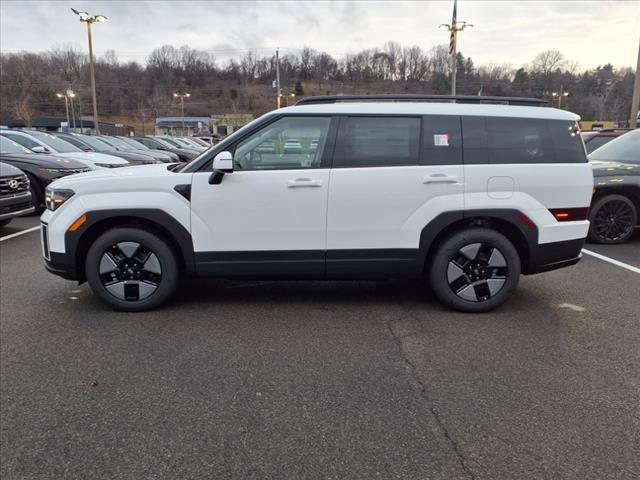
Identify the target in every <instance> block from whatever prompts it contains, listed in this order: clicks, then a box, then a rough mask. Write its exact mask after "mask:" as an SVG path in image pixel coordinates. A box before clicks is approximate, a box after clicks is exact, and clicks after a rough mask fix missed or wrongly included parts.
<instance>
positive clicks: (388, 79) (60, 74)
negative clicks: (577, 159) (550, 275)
mask: <svg viewBox="0 0 640 480" xmlns="http://www.w3.org/2000/svg"><path fill="white" fill-rule="evenodd" d="M280 75H281V83H282V87H283V93H284V100H283V102H284V103H283V104H286V103H287V102H291V103H293V102H294V101H295V98H294V96H297V97H301V96H307V95H326V94H385V93H396V94H410V93H415V94H448V93H449V91H450V62H449V56H448V52H447V46H445V45H438V46H435V47H433V48H430V49H428V50H424V49H423V48H421V47H419V46H411V47H406V46H402V45H400V44H398V43H396V42H387V43H386V44H384V46H382V47H381V48H378V49H368V50H363V51H361V52H359V53H356V54H350V55H346V56H344V57H342V58H334V57H333V56H331V55H330V54H328V53H325V52H318V51H316V50H314V49H312V48H307V47H305V48H303V49H301V50H299V51H297V52H296V53H295V54H294V53H289V54H285V55H281V56H280ZM275 76H276V74H275V55H272V56H267V57H265V56H263V57H259V56H258V55H257V54H256V53H255V52H254V51H247V52H246V53H245V54H244V55H243V56H241V57H240V58H234V59H230V60H226V61H224V62H220V61H216V59H215V58H213V57H212V56H211V54H209V53H207V52H206V51H199V50H195V49H192V48H190V47H188V46H186V45H185V46H182V47H179V48H176V47H173V46H170V45H164V46H162V47H160V48H157V49H155V50H154V51H153V52H151V53H150V54H149V55H148V57H147V58H146V59H145V62H144V63H138V62H133V61H129V62H125V61H121V60H119V59H118V57H117V55H116V53H115V52H107V53H106V54H105V55H102V56H100V57H98V58H97V63H96V84H97V95H98V112H99V114H100V116H101V120H103V121H114V122H123V123H127V124H130V125H134V126H136V127H137V128H140V126H141V125H142V124H145V125H146V128H147V129H149V127H150V126H151V124H152V122H153V119H154V118H155V117H157V116H172V115H179V112H180V106H179V103H178V102H177V101H175V100H174V98H173V92H176V91H188V92H190V93H191V97H190V98H189V100H188V101H185V113H186V114H187V115H193V116H208V115H210V114H212V113H251V114H253V115H255V116H257V115H260V114H262V113H264V112H266V111H268V110H271V109H273V108H275V90H274V89H273V87H272V81H273V80H274V79H275ZM633 81H634V71H633V69H632V68H629V67H620V68H616V67H614V66H613V65H610V64H607V65H602V66H599V67H597V68H594V69H589V70H584V69H580V67H579V65H578V64H577V63H576V62H572V61H569V60H568V59H566V58H565V56H564V55H563V54H562V53H561V52H559V51H555V50H548V51H544V52H541V53H540V54H538V55H537V56H536V57H535V58H533V59H532V60H531V62H530V63H529V64H528V65H526V66H523V67H521V68H513V67H512V66H510V65H507V64H487V65H475V64H474V62H473V59H471V58H470V57H465V56H464V55H463V54H462V53H458V56H457V88H458V94H466V95H478V94H482V95H514V96H533V97H539V98H545V99H547V100H549V102H550V104H554V102H555V99H554V98H553V97H552V96H551V95H552V93H553V92H558V91H560V90H561V89H562V90H563V91H565V92H570V94H569V96H568V97H565V98H564V99H563V105H562V106H563V108H566V109H568V110H571V111H574V112H576V113H578V114H580V115H581V116H582V117H583V119H587V120H588V119H591V120H595V119H598V120H603V119H607V120H614V121H624V120H628V116H629V112H630V109H631V97H632V90H633ZM89 85H90V82H89V67H88V57H87V55H86V54H85V53H83V52H82V51H79V50H77V49H74V48H70V47H56V48H53V49H51V50H50V51H47V52H45V53H28V52H24V53H9V54H7V53H4V54H2V55H1V56H0V99H1V101H0V124H3V125H7V124H16V123H17V124H20V123H22V124H24V125H26V126H29V125H30V123H31V120H32V119H33V118H34V117H36V116H41V115H57V116H63V115H64V111H65V110H64V102H61V101H60V100H59V99H57V98H56V97H55V92H59V91H64V90H67V89H69V88H71V89H73V90H74V92H75V93H76V95H77V97H76V104H75V109H76V115H78V116H79V115H80V114H82V115H90V114H91V92H90V88H89Z"/></svg>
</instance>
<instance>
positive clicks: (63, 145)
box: [28, 131, 82, 153]
mask: <svg viewBox="0 0 640 480" xmlns="http://www.w3.org/2000/svg"><path fill="white" fill-rule="evenodd" d="M28 133H29V135H31V136H32V137H33V138H37V139H38V140H40V141H41V142H42V143H44V144H46V145H47V146H49V147H51V149H52V150H53V151H55V152H57V153H76V152H82V150H81V149H79V148H78V147H74V146H73V145H71V144H70V143H69V142H65V141H64V140H60V139H59V138H56V137H54V136H53V135H49V134H48V133H42V132H35V131H33V132H31V131H30V132H28Z"/></svg>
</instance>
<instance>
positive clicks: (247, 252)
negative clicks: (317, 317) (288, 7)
mask: <svg viewBox="0 0 640 480" xmlns="http://www.w3.org/2000/svg"><path fill="white" fill-rule="evenodd" d="M389 99H391V100H394V101H393V102H390V101H387V100H389ZM401 100H413V101H411V102H410V101H401ZM434 100H436V102H435V103H434ZM454 102H456V103H454ZM462 102H464V103H462ZM470 102H475V104H471V103H470ZM487 102H494V103H496V102H497V103H502V104H487ZM578 119H579V117H578V116H577V115H574V114H572V113H569V112H566V111H563V110H556V109H554V108H546V107H541V106H539V101H537V100H535V99H513V98H496V97H491V98H487V97H455V98H453V97H444V98H441V97H423V96H420V97H391V98H389V97H364V98H362V97H316V98H313V97H312V98H309V99H305V100H303V101H300V102H298V104H297V105H296V106H293V107H288V108H282V109H280V110H276V111H274V112H271V113H268V114H266V115H264V116H263V117H261V118H259V119H257V120H255V121H253V122H252V123H250V124H249V125H247V126H245V127H244V128H242V129H241V130H239V131H237V132H236V133H234V134H233V135H231V136H229V137H227V138H226V139H224V140H223V141H222V142H220V143H219V144H217V145H216V146H215V147H213V148H212V149H210V150H209V151H207V152H206V153H204V154H202V155H201V156H199V157H198V158H196V159H195V160H193V161H192V162H190V163H188V164H186V165H185V164H182V165H177V164H174V165H169V166H167V165H151V166H144V167H129V168H120V169H113V170H101V171H95V172H90V173H86V174H80V175H74V176H72V177H69V178H64V179H61V180H57V181H56V182H54V183H53V184H51V185H50V187H49V189H48V190H47V194H46V195H47V204H48V210H47V211H46V212H45V213H44V214H43V215H42V244H43V252H44V257H45V259H46V266H47V269H48V270H49V271H51V272H53V273H56V274H58V275H60V276H62V277H64V278H67V279H73V280H78V281H84V280H87V281H88V282H89V284H90V285H91V288H92V289H93V291H94V292H95V294H96V295H98V296H99V297H100V298H101V299H102V300H104V301H105V302H107V303H108V304H109V305H111V306H112V307H114V308H116V309H119V310H134V311H135V310H146V309H150V308H153V307H156V306H158V305H160V304H161V303H163V302H164V301H166V300H167V299H168V298H169V297H170V296H171V294H172V293H173V292H174V290H175V289H176V287H177V285H178V281H179V277H180V275H181V274H188V275H197V276H214V277H224V278H256V277H260V278H272V279H276V278H280V279H364V278H389V277H423V276H426V277H428V278H429V280H430V284H431V288H432V290H433V292H434V293H435V294H436V295H437V297H438V298H439V299H440V300H441V301H442V302H443V303H445V304H446V305H449V306H451V307H453V308H455V309H458V310H462V311H467V312H483V311H488V310H491V309H493V308H494V307H496V306H498V305H500V304H501V303H503V302H504V301H505V300H506V299H507V298H508V297H509V296H510V295H511V294H512V293H513V291H514V289H515V288H516V285H517V283H518V279H519V277H520V274H521V273H522V274H532V273H538V272H543V271H546V270H552V269H556V268H560V267H565V266H568V265H573V264H575V263H576V262H578V260H579V259H580V256H581V255H580V250H581V247H582V244H583V242H584V239H585V237H586V235H587V231H588V228H589V222H588V221H587V211H588V207H589V204H590V201H591V192H592V188H593V176H592V173H591V167H590V166H589V164H588V163H587V158H586V155H585V149H584V145H583V143H582V140H581V138H580V135H579V131H578V126H577V120H578ZM288 138H296V139H297V140H296V141H297V142H299V143H300V148H299V149H298V148H296V149H290V150H289V151H287V149H285V150H284V151H283V152H282V153H276V152H275V151H273V152H271V151H270V150H268V149H265V148H264V145H265V143H266V144H277V145H282V144H283V143H284V142H285V141H286V139H288Z"/></svg>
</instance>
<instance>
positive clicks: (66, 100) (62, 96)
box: [56, 93, 70, 126]
mask: <svg viewBox="0 0 640 480" xmlns="http://www.w3.org/2000/svg"><path fill="white" fill-rule="evenodd" d="M56 97H58V98H64V108H65V110H66V111H67V126H70V123H69V100H68V99H67V96H66V95H65V94H64V93H56Z"/></svg>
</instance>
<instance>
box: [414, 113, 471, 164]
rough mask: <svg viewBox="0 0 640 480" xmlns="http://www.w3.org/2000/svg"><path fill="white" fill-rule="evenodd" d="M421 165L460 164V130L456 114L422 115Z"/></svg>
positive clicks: (458, 118)
mask: <svg viewBox="0 0 640 480" xmlns="http://www.w3.org/2000/svg"><path fill="white" fill-rule="evenodd" d="M420 163H421V164H423V165H460V164H462V132H461V131H460V117H459V116H457V115H428V116H425V117H424V130H423V136H422V154H421V155H420Z"/></svg>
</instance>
